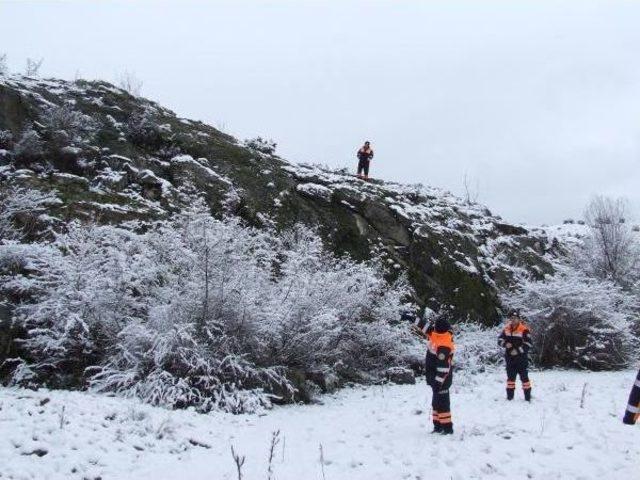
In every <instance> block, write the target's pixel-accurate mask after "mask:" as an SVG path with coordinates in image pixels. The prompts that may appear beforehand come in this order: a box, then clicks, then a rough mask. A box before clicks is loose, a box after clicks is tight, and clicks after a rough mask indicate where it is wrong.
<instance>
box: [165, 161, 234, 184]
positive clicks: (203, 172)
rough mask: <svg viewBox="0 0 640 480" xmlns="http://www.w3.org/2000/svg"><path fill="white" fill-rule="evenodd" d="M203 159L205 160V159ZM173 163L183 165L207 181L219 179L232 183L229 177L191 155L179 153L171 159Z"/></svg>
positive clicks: (219, 180)
mask: <svg viewBox="0 0 640 480" xmlns="http://www.w3.org/2000/svg"><path fill="white" fill-rule="evenodd" d="M202 160H203V161H204V159H202ZM171 163H172V164H174V165H181V166H183V167H185V168H186V169H187V170H188V171H190V172H192V173H193V174H194V175H197V176H199V177H201V178H203V179H205V180H207V181H218V182H222V183H225V184H227V185H232V183H231V181H230V180H229V179H228V178H226V177H223V176H222V175H220V174H218V173H216V172H214V171H213V170H211V169H210V168H209V167H207V166H205V165H203V163H204V162H199V161H197V160H195V159H194V158H193V157H192V156H191V155H177V156H175V157H173V158H172V159H171Z"/></svg>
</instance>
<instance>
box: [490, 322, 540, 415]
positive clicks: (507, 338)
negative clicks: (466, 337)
mask: <svg viewBox="0 0 640 480" xmlns="http://www.w3.org/2000/svg"><path fill="white" fill-rule="evenodd" d="M498 345H500V346H501V347H502V348H504V349H505V350H504V354H505V361H506V364H507V400H513V396H514V394H515V391H516V377H517V376H518V375H520V381H521V382H522V389H523V390H524V399H525V400H526V401H527V402H530V401H531V381H530V380H529V371H528V368H529V359H528V355H529V350H530V349H531V347H532V346H533V345H532V343H531V332H530V331H529V327H528V326H527V325H526V324H525V323H524V322H523V321H522V317H521V316H520V313H519V312H518V311H516V310H512V311H510V312H509V315H508V321H507V325H506V326H505V327H504V330H503V331H502V333H501V334H500V337H498Z"/></svg>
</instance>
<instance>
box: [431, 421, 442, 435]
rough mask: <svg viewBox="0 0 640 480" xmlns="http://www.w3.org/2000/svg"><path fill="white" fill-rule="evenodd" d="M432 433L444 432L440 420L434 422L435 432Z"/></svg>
mask: <svg viewBox="0 0 640 480" xmlns="http://www.w3.org/2000/svg"><path fill="white" fill-rule="evenodd" d="M431 433H442V425H441V424H440V422H433V432H431Z"/></svg>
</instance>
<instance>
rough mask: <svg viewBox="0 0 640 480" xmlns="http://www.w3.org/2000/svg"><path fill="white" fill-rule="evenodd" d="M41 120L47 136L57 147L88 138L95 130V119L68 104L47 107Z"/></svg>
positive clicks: (80, 141)
mask: <svg viewBox="0 0 640 480" xmlns="http://www.w3.org/2000/svg"><path fill="white" fill-rule="evenodd" d="M41 120H42V124H43V125H44V129H45V132H46V133H47V136H48V137H50V138H51V139H52V140H53V141H54V142H55V143H56V144H57V145H58V146H59V147H63V146H66V145H70V144H72V143H82V142H84V141H87V140H90V139H91V136H92V135H93V133H94V132H95V131H96V122H95V120H93V119H92V118H91V117H90V116H88V115H85V114H83V113H81V112H79V111H77V110H74V108H73V106H72V105H70V104H63V105H60V106H53V107H50V108H48V109H47V110H46V112H45V113H44V115H43V116H42V119H41Z"/></svg>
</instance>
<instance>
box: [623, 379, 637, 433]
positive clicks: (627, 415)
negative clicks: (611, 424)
mask: <svg viewBox="0 0 640 480" xmlns="http://www.w3.org/2000/svg"><path fill="white" fill-rule="evenodd" d="M638 418H640V372H638V376H637V377H636V381H635V383H634V384H633V387H632V388H631V393H630V394H629V402H628V403H627V409H626V411H625V412H624V418H623V419H622V422H623V423H626V424H627V425H635V423H636V422H637V421H638Z"/></svg>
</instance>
